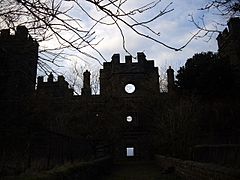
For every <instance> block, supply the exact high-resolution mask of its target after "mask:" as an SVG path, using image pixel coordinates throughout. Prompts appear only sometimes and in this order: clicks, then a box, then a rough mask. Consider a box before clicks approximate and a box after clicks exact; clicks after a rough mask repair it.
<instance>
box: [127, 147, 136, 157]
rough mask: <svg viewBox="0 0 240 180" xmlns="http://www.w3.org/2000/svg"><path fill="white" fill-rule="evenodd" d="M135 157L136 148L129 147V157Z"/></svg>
mask: <svg viewBox="0 0 240 180" xmlns="http://www.w3.org/2000/svg"><path fill="white" fill-rule="evenodd" d="M133 156H134V147H127V157H133Z"/></svg>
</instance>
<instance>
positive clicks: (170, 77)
mask: <svg viewBox="0 0 240 180" xmlns="http://www.w3.org/2000/svg"><path fill="white" fill-rule="evenodd" d="M167 82H168V93H173V92H174V70H173V69H172V67H171V66H169V68H168V70H167Z"/></svg>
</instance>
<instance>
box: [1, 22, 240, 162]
mask: <svg viewBox="0 0 240 180" xmlns="http://www.w3.org/2000/svg"><path fill="white" fill-rule="evenodd" d="M239 27H240V20H239V18H234V19H231V20H230V21H229V23H228V30H227V29H226V30H224V31H223V33H222V34H220V35H219V36H218V38H217V40H218V45H219V55H220V56H228V58H229V59H230V61H231V63H232V64H234V65H239V62H240V61H239V57H240V54H239V53H240V50H239V44H240V43H239V36H238V35H236V33H237V30H236V29H238V30H239ZM233 44H234V45H233ZM236 44H237V45H238V46H235V45H236ZM0 59H1V62H0V63H1V64H0V84H1V89H0V91H1V93H0V99H1V109H2V117H4V119H8V118H9V117H11V115H10V114H11V112H12V113H13V114H12V116H14V117H13V119H14V118H17V117H18V116H19V114H18V113H20V114H21V113H22V112H20V110H19V109H22V108H23V104H24V103H26V101H27V100H26V99H29V98H30V97H31V98H33V99H34V100H35V101H33V103H32V104H31V103H30V105H31V106H30V107H29V109H30V110H24V111H29V112H26V114H27V116H25V118H29V119H30V121H35V120H36V119H39V121H40V124H41V123H42V124H41V125H42V126H45V127H46V128H47V129H48V130H51V131H53V132H56V133H62V134H65V135H67V136H74V137H75V136H76V137H86V138H88V139H91V140H94V141H98V142H101V143H102V142H107V143H109V142H110V143H112V149H111V153H112V154H113V155H114V157H115V159H119V160H122V159H128V158H131V159H150V158H152V155H153V154H154V152H153V151H154V148H153V147H152V146H153V143H152V136H154V132H155V131H156V129H155V122H156V121H157V120H158V118H157V116H158V115H159V114H161V108H160V105H159V102H162V101H164V98H165V97H166V96H169V95H171V94H172V93H173V91H174V71H173V69H171V67H170V68H169V69H168V70H167V75H168V93H160V89H159V73H158V68H157V67H155V66H154V61H153V60H147V59H146V56H145V54H144V53H142V52H139V53H137V62H132V57H131V56H126V57H125V62H124V63H120V56H119V54H114V55H113V56H112V60H111V61H110V62H104V64H103V68H102V69H101V70H100V95H92V94H91V86H90V72H89V71H85V72H84V74H83V75H84V78H83V88H82V94H81V95H79V96H74V95H73V90H72V89H70V88H69V86H68V82H67V81H66V80H65V79H64V77H63V76H58V79H57V81H54V80H53V79H54V78H53V75H52V74H50V75H49V76H48V79H47V81H46V82H45V81H44V80H43V77H38V78H37V88H36V89H35V85H36V83H35V79H36V72H37V62H38V43H37V42H36V41H35V40H33V39H32V38H31V36H30V35H29V34H28V30H27V29H26V27H24V26H19V27H17V29H16V33H15V35H11V34H10V31H9V30H7V29H4V30H1V35H0ZM31 102H32V101H31ZM13 106H14V108H13ZM9 109H11V110H9ZM13 109H16V112H15V113H14V111H13ZM29 114H30V115H29ZM43 124H44V125H43ZM69 127H71V128H69Z"/></svg>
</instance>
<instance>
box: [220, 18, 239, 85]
mask: <svg viewBox="0 0 240 180" xmlns="http://www.w3.org/2000/svg"><path fill="white" fill-rule="evenodd" d="M217 41H218V47H219V49H218V52H219V55H220V57H221V58H223V59H224V60H227V61H229V62H230V64H231V65H232V67H233V69H234V76H235V82H236V85H237V86H238V88H240V18H239V17H235V18H231V19H230V20H229V22H228V28H225V29H224V31H223V32H222V33H220V34H219V35H218V37H217Z"/></svg>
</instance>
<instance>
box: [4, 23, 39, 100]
mask: <svg viewBox="0 0 240 180" xmlns="http://www.w3.org/2000/svg"><path fill="white" fill-rule="evenodd" d="M38 46H39V45H38V43H37V41H36V40H34V39H33V38H32V37H31V35H30V34H29V32H28V29H27V28H26V27H25V26H18V27H17V28H16V31H15V33H13V34H11V32H10V29H3V30H0V59H1V62H2V63H1V64H0V71H1V74H0V79H2V80H1V82H0V85H1V87H4V88H2V92H3V93H2V96H4V97H8V96H9V97H19V96H29V95H32V94H34V91H35V85H36V75H37V62H38Z"/></svg>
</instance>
